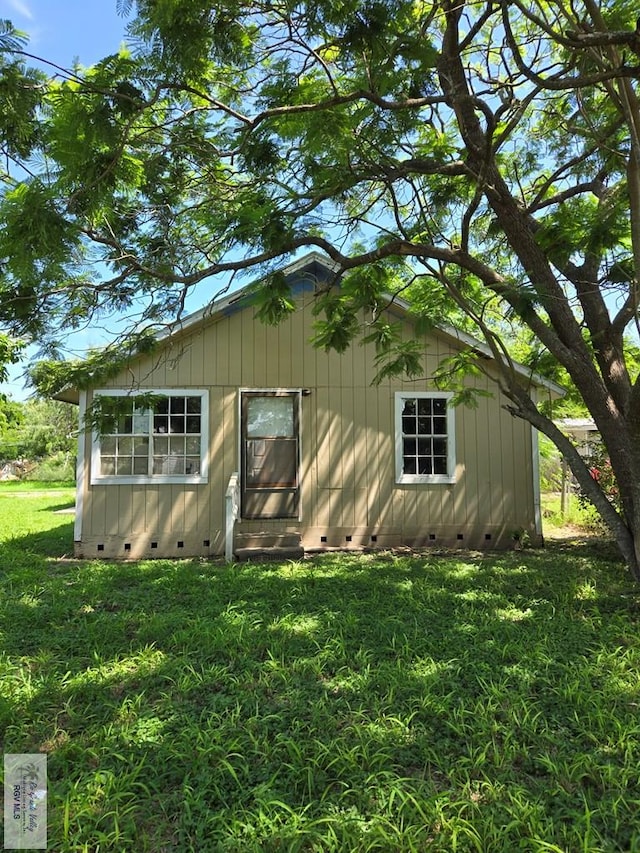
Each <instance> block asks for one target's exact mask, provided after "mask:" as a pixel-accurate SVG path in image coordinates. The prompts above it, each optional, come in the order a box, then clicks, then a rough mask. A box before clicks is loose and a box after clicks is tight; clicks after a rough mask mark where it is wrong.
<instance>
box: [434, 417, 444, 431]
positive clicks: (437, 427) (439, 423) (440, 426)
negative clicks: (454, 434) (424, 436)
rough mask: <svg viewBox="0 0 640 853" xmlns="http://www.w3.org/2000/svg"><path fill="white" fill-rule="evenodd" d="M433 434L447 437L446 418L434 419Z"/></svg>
mask: <svg viewBox="0 0 640 853" xmlns="http://www.w3.org/2000/svg"><path fill="white" fill-rule="evenodd" d="M433 434H434V435H446V434H447V419H446V418H434V419H433Z"/></svg>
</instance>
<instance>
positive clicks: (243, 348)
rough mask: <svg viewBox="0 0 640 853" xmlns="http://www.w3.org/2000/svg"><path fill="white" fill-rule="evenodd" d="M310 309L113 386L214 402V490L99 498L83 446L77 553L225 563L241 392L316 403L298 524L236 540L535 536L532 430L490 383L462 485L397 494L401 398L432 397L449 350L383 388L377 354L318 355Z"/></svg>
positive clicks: (217, 340)
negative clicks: (418, 374)
mask: <svg viewBox="0 0 640 853" xmlns="http://www.w3.org/2000/svg"><path fill="white" fill-rule="evenodd" d="M302 301H303V305H302V306H301V308H300V310H299V311H298V312H297V313H296V315H295V316H294V317H292V318H290V319H288V320H286V321H284V322H283V323H281V324H280V325H279V326H276V327H270V326H265V325H263V324H262V323H260V322H259V321H258V320H256V318H255V316H254V309H253V308H250V307H249V308H246V309H245V310H235V312H231V313H230V314H229V316H225V317H214V318H211V319H209V321H204V322H203V324H201V325H199V326H197V327H194V329H193V331H192V332H190V333H187V334H183V335H182V336H176V337H175V338H174V339H173V340H172V342H171V346H167V347H165V349H164V350H163V351H162V352H161V353H160V354H155V355H153V356H148V357H145V358H142V359H140V360H139V361H138V362H137V363H134V364H132V365H131V368H130V370H129V371H127V373H126V375H125V374H123V376H122V377H117V378H116V379H114V380H113V381H112V382H111V386H112V387H114V388H117V387H127V388H128V387H133V388H136V387H140V388H156V387H160V388H171V387H174V388H182V387H195V388H205V389H207V390H208V392H209V431H210V442H209V446H210V451H209V452H210V458H209V482H208V484H205V485H184V486H181V485H157V484H154V485H148V486H147V485H136V486H125V485H120V486H113V485H96V486H90V485H88V479H89V478H88V469H89V463H90V458H89V456H90V454H89V450H90V447H89V441H88V440H87V445H86V448H87V461H86V467H87V477H86V484H85V494H84V514H83V518H82V539H81V542H80V543H77V551H78V553H82V554H83V555H85V556H89V557H90V556H95V555H98V556H101V555H104V556H123V557H127V556H129V557H138V556H145V555H149V556H154V555H157V556H161V555H162V556H164V555H166V556H181V555H185V556H186V555H192V554H202V555H208V554H216V553H217V554H219V553H221V552H222V551H223V549H224V542H223V531H224V495H225V490H226V487H227V483H228V481H229V477H230V475H231V473H232V472H233V471H236V470H238V465H239V461H238V445H239V438H238V430H239V425H238V389H239V388H241V387H246V388H304V389H308V391H309V395H308V396H303V397H302V413H301V469H300V470H301V520H300V521H296V520H288V521H269V522H260V521H252V522H242V523H241V524H240V526H239V530H241V531H242V530H245V531H251V530H254V531H256V530H265V531H266V530H270V531H298V532H300V533H301V534H302V537H303V542H304V544H305V545H306V546H307V547H309V548H315V547H320V546H321V545H327V546H344V545H346V544H347V536H350V537H351V544H352V545H362V544H364V545H369V544H371V543H372V539H371V537H372V536H374V537H377V544H378V545H380V546H385V545H398V544H402V543H405V544H409V545H421V544H426V545H435V546H442V545H445V546H451V545H453V546H455V545H463V546H467V545H470V546H473V547H481V546H482V545H485V544H487V543H489V544H502V545H505V544H510V542H511V540H512V536H513V533H514V532H515V531H516V530H518V529H519V528H524V529H526V530H527V531H529V533H530V534H533V530H534V528H533V523H534V496H533V485H532V477H533V471H532V463H531V434H530V428H529V427H528V425H527V424H525V423H524V422H522V421H519V420H517V419H514V418H513V417H511V416H510V415H509V413H508V412H506V411H505V410H504V408H503V407H502V403H503V402H504V401H502V400H501V399H500V396H499V394H498V392H497V389H496V387H495V386H493V385H492V383H490V382H489V381H488V380H487V379H486V378H484V377H482V378H479V379H477V380H474V381H476V382H477V383H478V385H479V386H480V387H481V388H483V389H489V390H491V391H492V392H493V393H494V396H493V397H491V398H483V397H481V398H479V402H478V406H477V408H475V409H473V408H458V409H457V410H456V450H457V454H456V455H457V482H456V483H455V484H452V485H416V484H410V485H397V484H396V483H395V445H394V428H395V427H394V392H395V391H398V390H416V391H418V390H433V386H432V385H431V384H430V383H429V379H428V377H429V376H431V375H432V374H433V371H434V370H435V368H436V366H437V364H438V362H439V360H440V359H441V358H442V357H443V356H445V355H446V354H447V353H448V352H450V351H451V347H452V344H451V343H450V342H449V341H448V340H447V339H445V338H440V337H435V336H431V337H430V338H429V339H428V340H425V349H424V361H425V377H426V378H425V380H424V381H420V382H402V381H394V382H390V381H385V382H383V383H382V384H381V385H379V386H375V385H372V384H371V383H372V380H373V377H374V350H373V347H371V346H369V345H367V346H359V345H358V344H356V345H354V346H353V347H351V348H350V349H349V350H348V351H347V352H346V353H344V354H343V355H339V354H337V353H334V352H331V353H325V352H324V351H322V350H317V349H314V348H313V347H311V345H310V344H309V343H308V340H309V338H310V336H311V334H312V323H313V320H314V318H313V317H312V314H311V307H312V297H311V296H310V295H309V294H307V295H306V296H305V297H304V298H303V300H302ZM406 334H407V336H408V335H410V334H411V329H410V327H409V326H408V325H407V330H406ZM459 536H462V537H463V539H462V540H460V539H459V538H458V537H459ZM322 537H326V542H324V543H323V542H321V538H322ZM487 537H491V538H490V539H488V538H487ZM153 543H155V547H152V545H153ZM179 543H182V545H179ZM125 545H128V546H129V547H128V548H127V550H126V551H125Z"/></svg>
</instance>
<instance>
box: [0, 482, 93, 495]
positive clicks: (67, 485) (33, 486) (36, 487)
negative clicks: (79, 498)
mask: <svg viewBox="0 0 640 853" xmlns="http://www.w3.org/2000/svg"><path fill="white" fill-rule="evenodd" d="M75 488H76V485H75V483H74V482H73V480H4V481H2V482H0V497H2V496H3V495H7V494H13V493H14V492H27V493H28V492H38V491H43V490H45V489H46V490H48V491H50V490H52V489H53V490H56V491H57V490H58V489H65V490H66V489H68V490H70V491H71V492H74V493H75Z"/></svg>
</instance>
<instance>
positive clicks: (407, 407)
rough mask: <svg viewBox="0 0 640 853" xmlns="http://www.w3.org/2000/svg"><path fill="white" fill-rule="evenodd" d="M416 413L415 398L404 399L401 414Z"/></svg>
mask: <svg viewBox="0 0 640 853" xmlns="http://www.w3.org/2000/svg"><path fill="white" fill-rule="evenodd" d="M415 413H416V401H415V400H405V401H404V408H403V410H402V414H403V415H415Z"/></svg>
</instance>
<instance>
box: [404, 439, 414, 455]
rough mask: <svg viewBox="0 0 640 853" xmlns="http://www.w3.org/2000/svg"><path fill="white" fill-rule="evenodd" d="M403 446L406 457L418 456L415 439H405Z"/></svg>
mask: <svg viewBox="0 0 640 853" xmlns="http://www.w3.org/2000/svg"><path fill="white" fill-rule="evenodd" d="M402 444H403V453H404V455H405V456H415V454H416V440H415V438H405V439H404V441H403V442H402Z"/></svg>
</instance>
